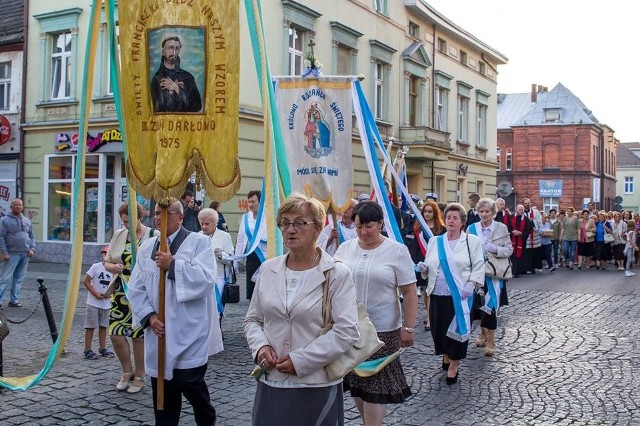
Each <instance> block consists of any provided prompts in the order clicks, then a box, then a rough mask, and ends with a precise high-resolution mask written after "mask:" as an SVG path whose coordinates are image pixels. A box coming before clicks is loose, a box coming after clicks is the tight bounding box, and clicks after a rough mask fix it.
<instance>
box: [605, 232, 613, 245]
mask: <svg viewBox="0 0 640 426" xmlns="http://www.w3.org/2000/svg"><path fill="white" fill-rule="evenodd" d="M615 240H616V239H615V238H614V237H613V235H611V234H607V233H606V232H605V233H604V242H605V243H609V244H613V242H614V241H615Z"/></svg>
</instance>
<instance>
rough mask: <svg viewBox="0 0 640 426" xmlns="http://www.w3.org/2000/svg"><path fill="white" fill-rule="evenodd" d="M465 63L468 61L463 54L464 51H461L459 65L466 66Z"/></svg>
mask: <svg viewBox="0 0 640 426" xmlns="http://www.w3.org/2000/svg"><path fill="white" fill-rule="evenodd" d="M467 61H468V59H467V52H465V51H464V50H461V51H460V63H461V64H463V65H467V63H468V62H467Z"/></svg>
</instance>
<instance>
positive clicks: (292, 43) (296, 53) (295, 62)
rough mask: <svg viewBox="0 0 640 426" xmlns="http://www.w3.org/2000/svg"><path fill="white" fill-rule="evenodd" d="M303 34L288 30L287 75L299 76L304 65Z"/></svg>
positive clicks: (297, 30) (291, 29)
mask: <svg viewBox="0 0 640 426" xmlns="http://www.w3.org/2000/svg"><path fill="white" fill-rule="evenodd" d="M304 36H305V32H304V31H301V30H299V29H297V28H294V27H291V28H289V70H288V71H289V75H301V74H302V66H303V64H304V38H305V37H304Z"/></svg>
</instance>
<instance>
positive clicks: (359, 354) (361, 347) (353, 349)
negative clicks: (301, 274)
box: [320, 271, 384, 381]
mask: <svg viewBox="0 0 640 426" xmlns="http://www.w3.org/2000/svg"><path fill="white" fill-rule="evenodd" d="M322 292H323V294H322V318H323V326H322V330H321V332H320V334H325V333H326V332H327V331H329V330H331V328H332V327H333V323H332V322H331V301H330V300H329V271H326V272H325V280H324V284H323V288H322ZM357 327H358V332H359V333H360V338H359V339H358V341H357V342H355V343H354V344H353V345H351V346H350V347H349V349H348V350H347V351H346V352H344V353H343V354H342V355H340V356H339V357H338V358H336V359H335V360H334V361H332V362H331V363H329V364H328V365H326V366H325V370H326V372H327V377H328V379H329V380H330V381H333V380H338V379H341V378H343V377H344V376H346V375H347V373H349V372H350V371H352V370H353V369H354V368H356V367H357V366H358V365H359V364H360V363H361V362H363V361H365V360H366V359H367V358H369V357H370V356H371V355H373V354H374V353H376V352H377V351H378V350H379V349H380V348H381V347H383V346H384V342H382V341H381V340H380V339H379V338H378V333H377V331H376V328H375V326H374V325H373V323H372V322H371V320H370V319H369V315H368V314H367V308H366V307H365V305H364V304H362V303H358V326H357Z"/></svg>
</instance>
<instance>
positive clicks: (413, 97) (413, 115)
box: [409, 76, 420, 127]
mask: <svg viewBox="0 0 640 426" xmlns="http://www.w3.org/2000/svg"><path fill="white" fill-rule="evenodd" d="M419 90H420V80H419V79H418V78H417V77H415V76H411V77H410V78H409V126H412V127H415V126H417V124H418V91H419Z"/></svg>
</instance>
